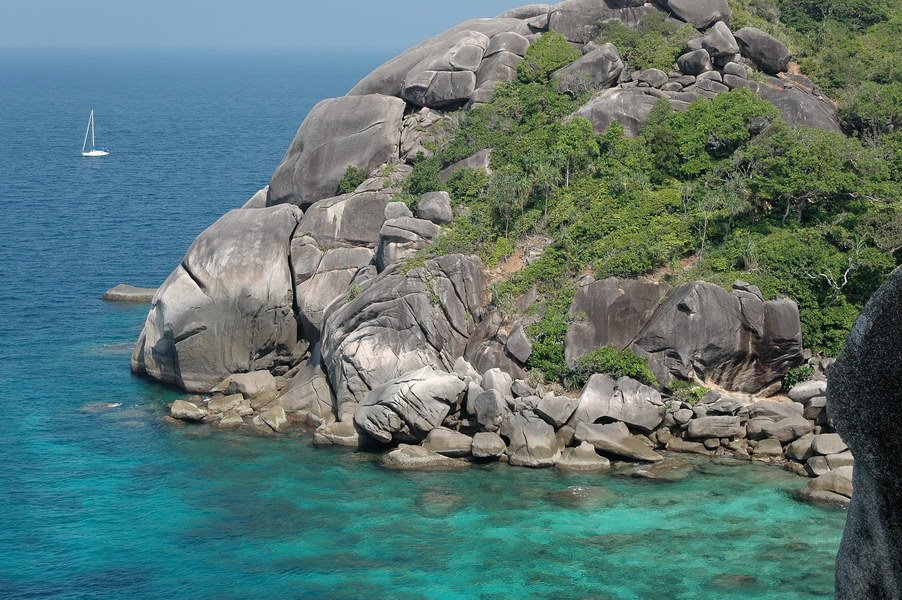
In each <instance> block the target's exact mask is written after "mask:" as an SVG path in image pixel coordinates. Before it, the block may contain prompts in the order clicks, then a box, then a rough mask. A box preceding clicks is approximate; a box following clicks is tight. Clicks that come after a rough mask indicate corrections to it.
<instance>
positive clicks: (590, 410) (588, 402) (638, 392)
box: [571, 375, 664, 432]
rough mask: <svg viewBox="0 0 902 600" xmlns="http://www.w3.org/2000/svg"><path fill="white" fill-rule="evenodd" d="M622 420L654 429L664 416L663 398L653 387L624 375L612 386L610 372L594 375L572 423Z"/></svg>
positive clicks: (649, 429) (647, 430)
mask: <svg viewBox="0 0 902 600" xmlns="http://www.w3.org/2000/svg"><path fill="white" fill-rule="evenodd" d="M600 419H604V420H606V421H607V420H615V421H622V422H624V423H626V424H627V425H631V426H633V427H635V428H637V429H641V430H642V431H646V432H650V431H653V430H654V429H655V428H656V427H657V426H658V425H660V424H661V421H663V420H664V401H663V400H662V399H661V394H660V393H658V391H657V390H656V389H654V388H652V387H649V386H647V385H643V384H641V383H639V382H638V381H636V380H634V379H630V378H629V377H621V378H620V379H618V380H617V382H616V383H615V384H614V386H613V387H611V385H610V377H608V376H607V375H593V376H592V377H591V378H590V379H589V383H587V384H586V387H585V389H583V393H582V394H581V395H580V402H579V405H578V406H577V408H576V412H575V414H574V419H573V420H572V423H571V424H573V423H576V422H577V421H583V422H587V423H595V422H596V421H598V420H600Z"/></svg>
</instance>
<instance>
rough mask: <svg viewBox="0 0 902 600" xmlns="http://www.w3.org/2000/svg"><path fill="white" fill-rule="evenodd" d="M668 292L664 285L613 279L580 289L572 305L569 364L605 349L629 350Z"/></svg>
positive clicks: (567, 345) (567, 354)
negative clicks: (608, 347)
mask: <svg viewBox="0 0 902 600" xmlns="http://www.w3.org/2000/svg"><path fill="white" fill-rule="evenodd" d="M669 290H670V286H668V285H667V284H663V283H652V282H648V281H643V280H640V279H618V278H614V277H612V278H609V279H603V280H601V281H595V282H592V283H589V284H588V285H584V286H582V287H580V288H579V290H577V292H576V296H574V298H573V303H572V304H571V305H570V311H569V314H570V316H571V321H572V323H571V325H570V327H569V328H568V329H567V338H566V342H565V346H564V350H565V357H566V359H567V364H568V365H570V366H573V365H574V364H575V363H576V360H577V359H578V358H580V357H582V356H584V355H586V354H588V353H590V352H592V351H594V350H596V349H598V348H601V347H602V346H607V345H613V346H616V347H618V348H627V347H629V345H630V344H632V343H633V341H634V340H635V339H636V336H638V335H639V332H640V331H642V329H643V328H644V327H645V325H646V324H647V323H648V321H649V319H651V317H652V315H654V313H655V310H657V308H658V305H659V304H660V302H661V300H662V299H663V298H664V296H665V295H666V294H667V292H668V291H669Z"/></svg>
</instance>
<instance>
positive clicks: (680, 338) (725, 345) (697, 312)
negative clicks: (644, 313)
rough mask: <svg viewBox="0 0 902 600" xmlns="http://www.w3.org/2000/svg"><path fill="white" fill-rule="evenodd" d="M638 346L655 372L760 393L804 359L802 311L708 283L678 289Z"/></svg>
mask: <svg viewBox="0 0 902 600" xmlns="http://www.w3.org/2000/svg"><path fill="white" fill-rule="evenodd" d="M633 348H634V349H636V350H638V351H639V352H640V353H642V354H644V355H646V356H648V357H649V359H650V360H651V362H652V366H653V368H656V374H663V376H664V377H665V378H666V376H667V373H670V374H672V375H675V376H678V377H680V378H682V379H692V378H695V377H698V378H699V379H701V380H703V381H704V380H708V381H711V382H713V383H715V384H717V385H720V386H722V387H725V388H727V389H732V390H737V391H742V392H749V393H759V392H762V391H764V390H767V389H768V388H771V387H772V386H775V385H776V386H778V385H779V380H780V379H781V378H782V376H783V374H784V373H785V372H786V371H787V370H788V369H789V368H791V367H794V366H796V365H798V364H800V363H801V361H802V334H801V325H800V321H799V316H798V307H797V306H796V305H795V303H794V302H792V301H790V300H772V301H767V302H764V301H763V300H762V299H761V298H760V297H759V296H757V295H755V294H754V293H751V292H747V291H743V290H736V291H734V293H732V294H731V293H729V292H727V291H726V290H724V289H723V288H721V287H719V286H717V285H714V284H710V283H704V282H695V283H689V284H685V285H683V286H680V287H679V288H676V289H674V290H673V291H672V292H671V293H670V294H669V295H668V296H667V298H666V299H665V300H664V302H663V303H662V304H661V306H660V307H659V308H658V310H657V311H656V312H655V314H654V316H653V317H652V318H651V319H650V320H649V322H648V324H647V325H646V326H645V327H644V328H643V329H642V332H641V333H640V334H639V335H638V336H637V338H636V341H635V343H634V345H633Z"/></svg>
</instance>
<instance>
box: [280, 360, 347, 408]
mask: <svg viewBox="0 0 902 600" xmlns="http://www.w3.org/2000/svg"><path fill="white" fill-rule="evenodd" d="M279 404H280V405H281V406H282V407H283V408H284V409H285V410H287V411H289V412H305V413H309V414H312V415H315V416H317V417H319V418H320V419H322V420H323V421H324V422H326V423H331V422H332V421H334V420H335V415H334V412H335V394H333V393H332V388H331V387H330V386H329V378H328V375H326V372H325V371H324V370H323V366H322V357H321V356H320V352H319V348H318V347H316V348H315V349H314V351H313V352H312V353H311V357H310V359H309V360H308V361H307V362H306V363H304V365H303V366H302V367H301V368H300V370H298V372H297V373H296V374H295V376H294V377H292V379H291V382H290V383H289V384H288V388H287V389H286V390H285V393H284V394H282V396H281V397H280V398H279Z"/></svg>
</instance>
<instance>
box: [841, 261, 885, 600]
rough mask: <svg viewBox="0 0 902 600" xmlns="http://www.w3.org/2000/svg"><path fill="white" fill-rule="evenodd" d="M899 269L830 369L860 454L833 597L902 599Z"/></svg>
mask: <svg viewBox="0 0 902 600" xmlns="http://www.w3.org/2000/svg"><path fill="white" fill-rule="evenodd" d="M900 298H902V271H896V272H895V273H894V274H893V275H892V276H891V277H890V279H889V281H888V282H887V283H886V284H885V285H884V286H883V287H882V288H881V289H880V290H879V291H878V292H877V293H876V294H874V296H873V297H872V298H871V300H870V301H869V302H868V304H867V305H866V306H865V309H864V311H863V312H862V314H861V316H860V317H858V320H857V321H856V322H855V326H854V327H853V328H852V332H851V333H850V334H849V337H848V339H847V340H846V344H845V346H844V347H843V351H842V354H841V355H840V357H839V360H838V361H837V362H836V364H834V365H833V367H832V368H831V370H830V387H829V389H828V391H827V398H828V408H829V411H830V415H831V416H832V417H833V420H834V422H835V424H836V430H837V432H838V433H839V434H840V435H841V436H842V439H843V440H844V441H845V442H846V443H847V444H848V445H849V449H850V450H851V451H852V454H854V455H855V460H856V463H855V472H854V485H855V495H854V496H853V497H852V504H851V507H850V508H849V514H848V517H847V519H846V530H845V533H844V535H843V541H842V545H841V546H840V550H839V556H838V558H837V564H836V571H837V574H836V597H837V598H839V599H841V600H851V599H855V598H899V597H902V553H900V552H899V548H900V547H902V519H899V508H898V507H899V506H902V481H900V479H899V473H900V471H902V437H900V436H899V423H900V422H902V388H900V387H899V381H902V361H900V360H899V340H900V339H902V301H900Z"/></svg>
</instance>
